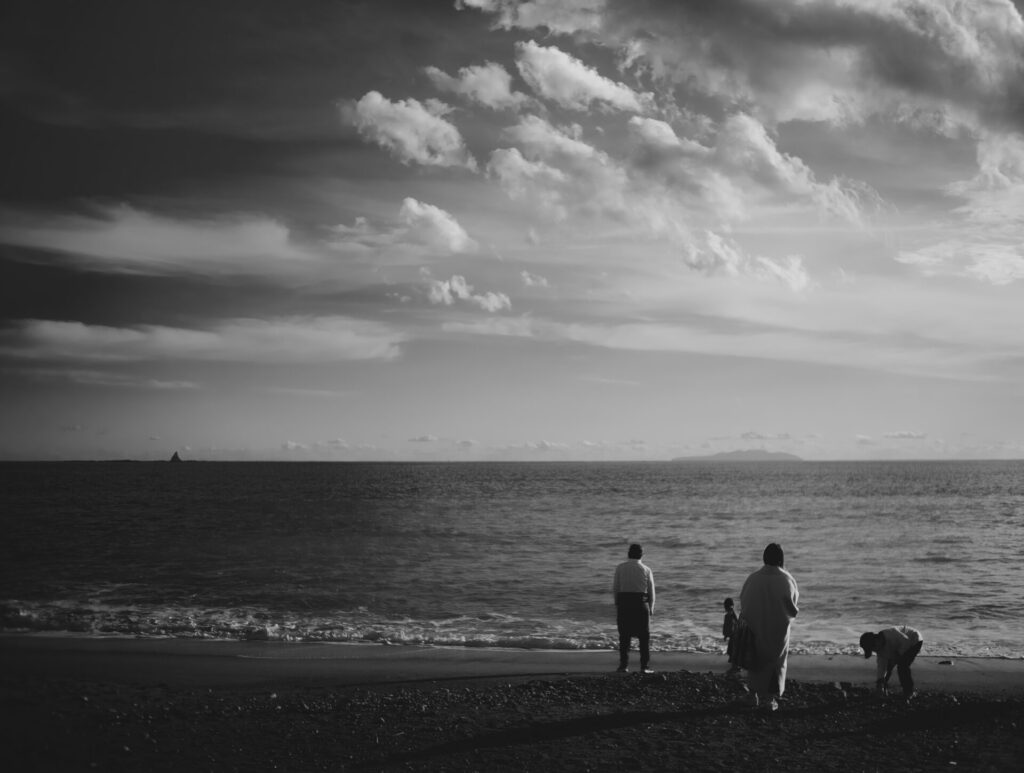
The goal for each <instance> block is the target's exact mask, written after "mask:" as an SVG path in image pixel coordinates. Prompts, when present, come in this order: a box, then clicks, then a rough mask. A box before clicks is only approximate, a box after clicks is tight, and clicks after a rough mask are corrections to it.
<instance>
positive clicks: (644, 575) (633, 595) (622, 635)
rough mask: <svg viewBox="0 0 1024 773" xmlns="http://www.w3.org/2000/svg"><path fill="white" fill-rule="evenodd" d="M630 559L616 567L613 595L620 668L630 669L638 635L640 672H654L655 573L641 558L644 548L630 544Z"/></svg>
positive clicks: (624, 670) (622, 669)
mask: <svg viewBox="0 0 1024 773" xmlns="http://www.w3.org/2000/svg"><path fill="white" fill-rule="evenodd" d="M626 555H627V556H628V560H626V561H623V562H622V563H621V564H619V565H618V566H617V567H615V580H614V581H613V582H612V594H613V595H614V596H615V609H616V616H615V622H616V624H617V625H618V628H619V671H621V672H623V673H625V672H626V671H628V670H629V668H628V665H629V646H630V644H631V643H632V639H633V637H634V636H635V637H636V638H637V640H638V642H639V645H640V671H641V672H642V673H644V674H651V673H654V672H653V671H652V670H651V669H650V668H648V667H647V666H648V663H650V661H651V615H653V614H654V572H652V571H651V569H650V567H648V566H647V565H646V564H644V562H643V561H641V560H640V559H641V558H642V557H643V555H644V549H643V548H642V547H640V546H639V545H637V544H633V545H630V546H629V552H628V553H627V554H626Z"/></svg>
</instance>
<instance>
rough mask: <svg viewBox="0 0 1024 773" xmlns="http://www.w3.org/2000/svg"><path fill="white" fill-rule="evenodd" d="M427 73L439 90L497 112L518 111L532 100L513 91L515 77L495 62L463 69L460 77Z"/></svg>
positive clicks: (429, 69)
mask: <svg viewBox="0 0 1024 773" xmlns="http://www.w3.org/2000/svg"><path fill="white" fill-rule="evenodd" d="M425 72H426V73H427V77H428V78H430V80H431V82H432V83H433V84H434V85H435V86H436V87H437V88H439V89H441V90H443V91H450V92H452V93H455V94H459V95H461V96H464V97H468V98H469V99H471V100H473V101H475V102H479V103H480V104H481V105H484V106H486V107H490V108H492V109H494V110H518V109H519V108H521V107H523V106H525V105H528V104H530V102H531V101H532V100H531V99H530V97H528V96H527V95H526V94H523V93H522V92H519V91H513V90H512V76H511V75H509V73H508V70H506V69H505V68H504V67H502V66H501V65H500V64H496V63H495V62H487V63H486V64H483V65H473V66H470V67H463V68H461V69H460V70H459V77H457V78H453V77H452V76H451V75H448V74H447V73H445V72H444V71H442V70H439V69H438V68H437V67H427V68H426V70H425Z"/></svg>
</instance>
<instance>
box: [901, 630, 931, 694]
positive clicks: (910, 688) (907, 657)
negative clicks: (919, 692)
mask: <svg viewBox="0 0 1024 773" xmlns="http://www.w3.org/2000/svg"><path fill="white" fill-rule="evenodd" d="M923 643H924V642H918V643H917V644H915V645H914V646H913V647H911V648H910V649H909V650H907V651H906V652H905V653H903V657H901V658H900V659H899V660H898V661H897V663H896V675H897V676H898V677H899V680H900V687H902V688H903V694H904V695H911V694H913V692H914V677H913V675H911V673H910V665H911V664H912V663H913V662H914V658H916V657H917V653H919V652H920V651H921V645H922V644H923Z"/></svg>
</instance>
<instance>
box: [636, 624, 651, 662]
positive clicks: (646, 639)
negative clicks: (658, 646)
mask: <svg viewBox="0 0 1024 773" xmlns="http://www.w3.org/2000/svg"><path fill="white" fill-rule="evenodd" d="M637 639H638V640H639V644H640V668H641V669H643V668H647V664H648V663H650V662H651V632H650V630H649V629H646V628H645V629H644V630H642V631H640V634H639V635H638V636H637Z"/></svg>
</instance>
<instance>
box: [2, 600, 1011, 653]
mask: <svg viewBox="0 0 1024 773" xmlns="http://www.w3.org/2000/svg"><path fill="white" fill-rule="evenodd" d="M0 632H5V633H23V634H33V633H70V634H75V635H80V636H96V637H107V636H121V637H124V636H130V637H135V638H186V639H211V640H233V641H287V642H320V643H343V644H390V645H423V646H441V647H469V648H475V647H478V648H491V647H494V648H516V649H537V650H614V649H615V648H616V646H617V639H616V633H615V629H614V623H613V622H611V623H609V624H608V625H607V626H601V625H596V624H593V623H587V622H581V621H572V620H538V619H523V618H517V617H514V616H510V615H503V614H488V615H481V616H474V617H453V618H447V619H443V620H416V619H408V618H400V619H389V618H386V617H382V616H378V615H374V614H373V613H372V612H370V611H368V610H366V609H365V608H359V609H356V610H349V611H345V612H339V613H338V614H337V615H334V616H326V617H309V616H306V617H303V616H298V615H291V614H280V613H277V614H275V613H270V612H267V611H265V610H258V609H204V608H174V609H156V608H146V607H141V606H134V607H113V606H105V605H102V604H91V605H82V604H76V603H73V602H61V601H57V602H46V603H30V602H22V601H17V600H12V601H6V602H0ZM856 638H857V636H856V634H855V633H854V632H851V631H850V630H848V629H847V628H843V627H837V628H835V629H834V630H833V629H830V628H829V627H828V626H825V627H824V630H821V631H816V632H815V636H813V637H810V636H801V635H795V636H794V637H793V639H792V641H791V643H790V651H791V652H792V653H794V654H808V655H851V654H858V653H859V652H860V650H859V648H858V646H857V644H856ZM651 648H652V650H654V651H662V652H664V651H678V652H696V653H717V654H723V657H724V651H725V647H724V643H723V641H722V639H721V638H720V637H719V636H717V635H716V633H715V632H713V631H711V630H710V629H709V628H706V627H702V626H699V625H696V624H694V623H692V622H690V621H671V622H669V621H657V622H656V624H655V627H654V629H653V630H652V642H651ZM928 649H929V653H928V654H932V655H945V656H957V657H1001V658H1012V659H1020V658H1022V657H1024V656H1022V655H1021V653H1020V651H1019V647H1017V646H1016V643H1015V642H1011V641H1005V642H1001V641H999V640H998V639H993V640H991V641H989V642H987V643H985V644H984V645H983V646H979V645H978V643H977V641H976V640H973V641H972V640H969V639H966V638H965V639H963V640H952V639H947V640H943V641H941V642H936V641H929V648H928Z"/></svg>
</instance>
